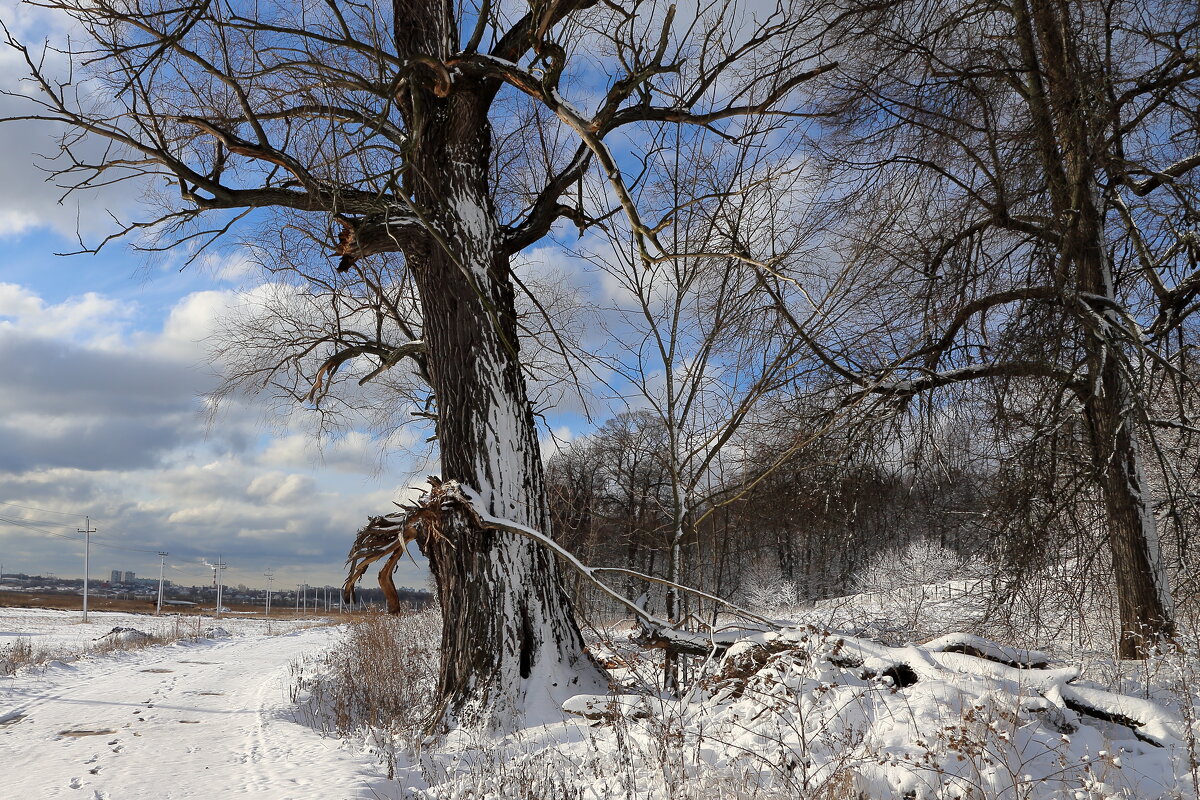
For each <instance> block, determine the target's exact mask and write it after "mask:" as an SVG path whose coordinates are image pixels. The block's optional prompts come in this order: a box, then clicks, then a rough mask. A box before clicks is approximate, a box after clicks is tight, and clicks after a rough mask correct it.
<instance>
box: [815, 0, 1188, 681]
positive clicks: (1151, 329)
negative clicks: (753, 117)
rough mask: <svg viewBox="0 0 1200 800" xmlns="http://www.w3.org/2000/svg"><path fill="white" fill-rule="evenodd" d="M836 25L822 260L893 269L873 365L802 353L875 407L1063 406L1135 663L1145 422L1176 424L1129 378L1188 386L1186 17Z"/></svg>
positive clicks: (1152, 569)
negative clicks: (831, 169) (978, 388)
mask: <svg viewBox="0 0 1200 800" xmlns="http://www.w3.org/2000/svg"><path fill="white" fill-rule="evenodd" d="M847 14H848V15H847V17H845V18H844V19H845V20H847V21H850V22H851V25H850V26H849V27H848V28H847V29H846V31H847V33H846V38H845V39H844V40H842V45H841V46H842V47H844V48H847V49H851V48H852V49H854V51H855V52H857V53H859V54H860V55H861V56H863V57H861V58H859V59H857V60H855V61H853V62H850V61H848V60H844V61H843V68H842V69H841V70H840V72H839V75H838V76H837V78H835V79H834V81H833V84H834V85H833V86H832V88H831V89H830V92H829V94H826V95H824V96H823V99H824V101H825V102H826V103H827V105H826V106H825V108H827V109H829V110H831V111H832V112H834V113H835V116H836V118H837V120H838V123H839V127H838V129H837V132H836V135H835V136H833V137H831V138H829V139H826V140H825V142H824V145H825V147H826V151H827V152H828V153H829V155H830V157H831V158H832V159H833V160H834V161H835V162H836V163H838V164H841V165H842V166H844V167H845V168H846V172H844V173H843V177H844V178H845V179H846V180H848V181H850V182H852V183H853V184H854V185H853V187H852V188H848V189H846V191H845V192H844V193H843V197H842V198H841V199H842V200H843V201H844V205H843V208H844V209H845V210H847V212H848V213H847V216H845V217H843V218H842V219H841V220H840V221H839V227H840V230H841V235H839V236H838V238H839V240H840V243H839V251H840V255H841V257H842V258H844V259H846V260H847V261H851V262H855V263H859V264H866V265H870V268H873V269H878V270H879V271H880V272H881V273H887V274H890V275H891V276H892V278H893V280H892V282H891V284H890V285H889V286H888V288H887V290H886V291H884V292H883V293H881V294H880V296H879V301H878V302H879V303H880V305H881V306H886V309H885V314H886V316H884V317H883V318H884V319H886V320H887V322H888V324H887V325H886V338H885V339H881V341H880V347H879V353H880V356H879V357H877V358H875V359H873V360H870V361H864V360H862V354H861V353H853V354H852V353H849V352H847V351H844V350H840V349H839V348H838V347H837V345H836V343H834V344H831V345H830V346H829V347H828V348H826V349H824V350H822V353H823V356H824V357H826V359H827V361H828V363H829V364H830V365H831V367H832V368H833V369H835V370H836V371H838V372H839V374H841V376H842V377H843V379H845V380H846V382H847V383H848V385H850V386H851V387H853V389H854V391H855V392H857V393H861V394H866V395H872V396H875V397H877V398H880V399H882V400H885V401H886V402H888V403H893V404H896V403H899V404H904V403H906V402H907V400H908V399H911V398H913V397H918V396H928V395H929V393H932V392H935V391H941V392H945V391H949V390H950V389H951V388H952V387H964V388H963V391H968V389H967V388H965V387H968V386H969V385H970V384H973V383H975V382H979V381H989V382H991V384H992V385H993V386H1006V387H1009V389H1010V390H1011V391H1014V392H1017V393H1024V394H1025V395H1026V396H1033V395H1036V396H1037V397H1039V398H1041V401H1042V402H1043V403H1044V404H1045V405H1046V406H1047V407H1053V408H1058V409H1061V410H1063V412H1064V413H1067V414H1073V415H1078V416H1079V417H1081V418H1082V420H1083V421H1084V423H1085V429H1086V431H1087V433H1088V438H1089V442H1090V448H1091V456H1090V466H1089V471H1090V478H1091V479H1092V480H1093V481H1094V483H1095V485H1096V486H1097V487H1098V489H1099V493H1100V496H1101V497H1102V499H1103V504H1104V510H1105V518H1106V520H1107V523H1106V526H1107V538H1108V542H1109V545H1110V547H1111V552H1112V563H1113V568H1114V570H1115V577H1116V587H1117V595H1118V598H1119V605H1120V612H1121V626H1122V634H1121V641H1120V645H1119V651H1120V653H1121V655H1123V656H1127V657H1132V656H1135V655H1138V654H1143V653H1145V652H1146V647H1147V645H1150V644H1152V643H1154V642H1155V641H1158V640H1160V639H1163V638H1167V637H1170V636H1171V635H1172V632H1173V630H1174V621H1173V614H1172V608H1171V598H1170V592H1169V590H1168V585H1167V578H1166V572H1165V565H1164V562H1163V558H1162V556H1161V553H1160V550H1159V543H1158V535H1157V529H1156V521H1155V516H1154V513H1153V500H1152V498H1151V496H1150V491H1149V486H1148V485H1147V481H1146V477H1145V474H1146V470H1145V468H1144V461H1145V458H1146V437H1148V436H1150V435H1152V429H1153V427H1154V426H1160V425H1168V426H1169V425H1178V424H1188V423H1187V420H1186V419H1179V418H1178V417H1176V418H1175V419H1171V418H1169V417H1168V418H1165V419H1164V418H1162V417H1160V416H1159V415H1158V414H1157V413H1154V414H1151V413H1149V408H1150V406H1149V403H1148V400H1149V397H1150V395H1151V394H1152V393H1153V392H1158V391H1160V389H1156V390H1153V392H1152V390H1151V386H1152V385H1153V383H1159V384H1161V383H1162V382H1165V383H1167V384H1168V385H1169V386H1170V387H1171V388H1172V389H1173V390H1174V392H1175V393H1176V394H1177V395H1183V394H1187V393H1188V392H1190V391H1191V389H1190V387H1189V385H1188V381H1187V379H1186V377H1185V376H1184V374H1183V373H1182V371H1181V370H1180V369H1179V367H1178V361H1177V357H1178V356H1179V354H1180V352H1181V350H1183V349H1186V348H1185V347H1183V346H1182V344H1183V340H1182V335H1183V334H1182V333H1181V332H1180V329H1181V327H1182V326H1183V325H1185V323H1186V322H1187V320H1188V317H1189V315H1190V314H1191V313H1192V312H1193V311H1194V310H1195V308H1196V305H1195V303H1194V298H1195V296H1196V293H1197V289H1198V288H1200V284H1198V283H1197V281H1198V280H1200V278H1198V273H1197V271H1196V270H1197V249H1196V241H1197V240H1196V235H1197V234H1196V223H1195V220H1196V219H1197V211H1198V206H1197V202H1196V201H1197V196H1196V190H1197V188H1198V187H1197V182H1196V177H1197V175H1198V174H1200V173H1197V171H1196V167H1198V166H1200V155H1197V149H1198V148H1200V118H1198V117H1197V115H1196V113H1195V109H1196V108H1197V99H1198V92H1200V63H1198V62H1197V61H1196V58H1195V52H1196V47H1195V45H1196V41H1197V38H1196V37H1197V35H1198V31H1200V12H1198V10H1197V6H1196V5H1195V4H1194V3H1176V2H1169V1H1168V2H1157V1H1156V2H1150V3H1144V2H1125V1H1124V0H1115V1H1114V2H1105V3H1075V2H1059V0H1015V2H1012V3H1008V4H992V3H982V2H966V3H943V2H938V1H937V0H896V1H895V2H886V3H870V4H861V5H857V6H852V7H851V8H849V9H848V11H847ZM917 309H919V311H917ZM910 310H912V311H913V312H915V313H910ZM1176 335H1177V338H1176V339H1175V342H1174V343H1173V342H1172V341H1171V339H1172V336H1176ZM855 357H857V358H858V359H860V360H857V361H856V360H855ZM1154 376H1157V377H1154ZM933 402H937V401H933ZM1183 407H1185V404H1184V403H1182V402H1181V403H1179V404H1177V406H1176V408H1177V409H1181V408H1183Z"/></svg>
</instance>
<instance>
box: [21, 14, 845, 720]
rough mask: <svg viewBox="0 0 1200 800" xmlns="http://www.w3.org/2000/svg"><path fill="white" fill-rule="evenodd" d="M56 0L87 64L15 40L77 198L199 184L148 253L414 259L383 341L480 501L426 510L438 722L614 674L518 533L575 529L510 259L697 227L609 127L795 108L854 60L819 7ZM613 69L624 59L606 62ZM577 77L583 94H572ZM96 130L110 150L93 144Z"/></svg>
mask: <svg viewBox="0 0 1200 800" xmlns="http://www.w3.org/2000/svg"><path fill="white" fill-rule="evenodd" d="M41 5H43V6H45V7H48V8H51V9H55V10H57V11H59V12H61V13H64V14H66V15H68V16H69V17H71V18H72V20H73V22H74V23H75V25H76V26H77V28H78V29H79V30H80V31H81V32H82V36H83V39H82V40H72V41H71V42H70V43H62V44H59V45H58V48H59V49H58V52H59V53H61V54H62V55H63V56H64V57H65V59H66V60H67V61H68V62H70V64H71V65H72V68H73V70H74V71H73V72H68V71H63V72H61V73H56V72H55V70H54V63H56V59H50V60H44V59H43V58H42V57H41V55H39V54H37V53H35V52H32V51H31V50H30V49H29V48H27V47H26V46H25V45H23V44H22V43H20V42H18V41H15V40H14V39H13V38H12V37H11V36H10V37H9V41H8V43H9V45H10V46H12V47H14V48H16V49H17V50H18V51H19V53H20V54H22V55H23V56H24V58H25V60H26V65H27V67H28V70H29V75H30V77H31V80H32V81H33V83H34V85H35V88H36V90H37V91H36V92H31V93H30V94H29V96H28V99H29V100H30V101H31V102H32V103H33V107H32V108H31V110H30V113H29V114H28V115H26V116H25V117H24V118H26V119H40V120H49V121H53V122H56V123H59V124H62V125H64V126H65V127H66V130H67V131H68V133H67V134H66V135H65V137H64V138H63V140H62V142H61V144H62V156H61V157H62V159H63V161H62V162H60V163H62V164H63V168H62V169H61V170H60V171H59V172H58V173H57V177H58V179H59V180H60V181H62V182H63V183H64V184H66V185H68V186H70V187H74V188H85V187H87V186H91V185H96V184H103V183H110V182H113V181H121V180H126V179H129V180H143V179H150V180H152V181H154V182H157V184H158V185H159V186H162V185H163V184H166V185H167V186H171V187H173V188H174V190H176V191H177V198H178V199H177V200H176V201H174V202H172V203H170V204H169V205H167V206H166V207H160V208H159V211H158V212H157V213H155V214H154V215H153V216H152V218H151V219H149V220H147V221H137V222H132V223H127V224H125V225H124V226H123V227H122V229H121V230H120V231H119V232H118V233H117V234H115V235H120V234H122V233H123V234H135V233H138V232H141V231H147V230H149V231H152V232H153V233H154V235H155V236H156V239H155V240H154V241H153V242H151V243H150V244H148V245H147V246H149V247H153V248H171V247H180V246H190V247H193V248H194V249H195V250H196V251H197V252H199V250H200V249H201V246H202V245H204V244H205V243H207V242H209V241H212V240H214V239H216V238H218V237H220V236H222V235H223V234H224V233H226V232H228V231H230V230H231V229H234V228H235V227H236V226H237V225H238V224H239V222H241V221H242V220H245V221H246V222H247V223H248V222H252V221H253V222H257V223H259V224H263V225H266V226H267V227H273V226H274V227H278V226H280V225H284V224H300V225H303V226H304V229H305V230H306V231H308V232H309V234H310V235H311V236H313V237H314V238H315V239H317V240H318V241H322V242H324V243H325V245H326V246H327V247H328V252H329V253H330V254H331V255H333V256H334V257H335V258H337V259H340V260H339V261H337V262H336V264H334V263H331V264H330V266H329V269H330V270H332V271H337V270H342V271H348V270H352V269H354V267H355V265H356V264H357V263H358V262H360V261H362V260H364V259H369V258H374V257H378V256H380V255H381V254H385V253H398V254H400V255H401V256H402V257H403V261H404V264H405V265H406V269H407V270H408V272H409V274H410V275H411V280H412V283H413V286H415V289H416V295H417V298H418V302H419V310H420V334H421V340H420V341H421V343H422V344H421V347H420V348H419V349H418V348H417V347H416V342H415V341H402V340H401V339H400V338H399V337H396V338H390V337H389V338H387V339H386V340H385V342H384V343H385V344H386V348H387V349H386V352H385V353H383V354H380V353H368V354H367V355H368V357H369V358H374V359H376V363H377V364H378V365H381V366H382V365H386V364H387V362H388V361H389V360H390V359H391V354H393V353H395V352H396V350H397V348H401V349H403V350H404V351H405V352H404V353H403V355H404V357H405V358H409V359H415V358H417V357H418V356H419V357H420V358H421V359H423V363H424V369H425V370H426V371H427V373H428V377H429V379H430V383H431V386H432V390H433V396H434V398H435V401H436V430H437V437H438V447H439V450H440V456H441V472H442V479H443V480H444V481H446V482H448V483H454V484H455V485H459V486H461V487H463V490H464V492H463V494H462V495H461V496H463V497H470V498H471V504H472V510H471V511H470V512H469V511H468V510H466V509H464V508H463V506H462V505H461V504H451V505H447V506H445V507H443V506H442V505H440V502H441V501H440V500H438V497H439V496H440V495H439V493H438V492H437V491H434V492H432V493H431V498H430V501H429V502H430V503H431V504H432V505H429V504H427V505H423V506H421V507H419V508H416V509H413V510H412V511H411V512H410V513H409V514H407V515H406V516H405V520H406V521H405V522H404V524H403V525H401V526H400V529H401V530H403V531H404V532H405V534H404V535H405V536H407V535H408V534H412V535H413V536H414V537H415V538H416V539H417V540H418V542H419V544H420V545H421V547H422V548H423V550H424V552H425V554H426V555H427V556H428V558H429V561H430V565H431V568H432V570H433V573H434V576H435V578H436V581H437V587H438V595H439V600H440V603H441V607H442V610H443V614H444V616H445V625H444V628H443V630H444V633H443V641H442V652H443V658H442V664H441V672H440V677H439V687H438V693H439V697H440V701H441V702H440V707H439V712H438V717H439V720H451V721H453V720H457V721H460V722H481V723H482V722H486V721H494V722H497V723H501V722H503V721H504V720H506V719H510V718H511V717H512V716H513V715H514V714H520V713H521V712H522V711H524V710H525V709H526V708H528V707H529V706H530V702H531V701H532V700H533V699H534V698H535V697H536V698H545V697H546V695H547V694H548V695H549V697H550V698H551V699H552V700H561V699H562V698H564V697H566V696H569V695H571V694H574V693H577V692H579V691H581V690H596V689H599V688H601V687H603V686H604V681H603V676H602V674H601V671H600V670H599V668H598V667H596V666H595V665H594V664H593V663H592V662H591V660H590V658H589V657H588V656H587V654H586V652H585V651H584V649H583V642H582V639H581V637H580V634H579V630H578V628H577V627H576V624H575V622H574V620H573V619H572V616H571V611H570V604H569V602H568V599H567V597H566V595H565V593H564V592H563V590H562V589H561V587H560V585H559V580H558V570H557V567H556V564H555V561H554V558H553V556H551V555H550V554H549V552H548V551H547V550H546V549H545V548H544V547H543V546H539V542H538V540H537V539H536V537H529V536H521V535H514V533H513V531H514V530H518V529H521V530H524V529H525V528H528V529H530V530H534V531H545V530H547V529H548V517H547V512H546V503H545V490H544V485H543V475H542V463H541V458H540V455H539V452H538V441H537V435H536V430H535V427H534V419H533V415H532V413H531V409H530V405H529V402H528V397H527V391H526V382H525V378H524V375H523V374H522V370H521V355H520V351H519V339H518V332H517V321H516V311H515V298H514V296H515V293H516V285H515V281H514V276H513V272H512V269H511V260H512V258H513V257H514V255H515V254H517V253H518V252H520V251H521V250H522V249H524V248H526V247H528V246H529V245H531V244H533V243H535V242H538V241H539V240H542V239H543V238H544V237H546V236H548V235H550V234H551V232H552V229H553V227H554V225H555V223H556V222H557V221H558V220H560V219H567V220H571V221H573V222H574V223H575V224H576V225H579V226H581V227H584V228H586V227H588V226H590V225H592V224H595V223H597V222H598V221H602V220H604V219H607V218H611V217H612V214H613V212H614V211H617V212H618V213H620V214H623V215H624V217H625V218H627V219H628V221H629V224H628V228H629V230H630V234H631V239H632V244H633V247H634V250H635V252H638V253H639V254H640V256H641V257H642V258H643V259H644V260H651V259H653V258H655V257H657V256H658V255H661V254H662V253H663V252H664V250H663V248H662V246H661V245H660V244H659V242H658V232H659V231H661V230H662V229H664V228H667V227H669V226H670V225H671V224H672V220H671V219H669V218H668V219H662V220H646V219H644V218H643V217H644V215H643V213H642V209H641V208H639V204H638V202H637V200H636V199H635V197H634V196H633V194H632V193H631V191H630V189H629V185H630V183H631V181H630V180H627V177H628V176H627V175H626V172H625V171H626V169H628V168H629V166H630V165H629V164H627V163H623V162H622V159H621V158H619V157H618V156H617V155H616V154H615V153H614V150H613V149H611V148H610V147H609V145H608V144H606V141H607V139H609V138H611V137H612V136H613V134H614V133H616V132H618V131H629V132H631V133H632V132H633V131H634V130H636V129H639V128H640V129H642V130H643V131H644V130H645V128H646V126H647V125H651V126H657V125H661V124H663V123H669V124H672V125H686V126H695V127H697V128H698V129H711V130H715V131H720V130H721V128H722V126H724V125H727V124H731V122H730V121H731V120H736V119H738V118H743V117H747V116H750V117H753V116H758V115H762V114H766V113H772V112H774V111H775V110H781V111H785V110H786V107H785V106H784V103H785V102H787V101H789V99H790V98H791V95H792V93H793V90H794V89H796V87H798V86H800V85H801V84H802V83H804V82H805V81H806V80H808V79H809V78H811V77H812V76H813V75H815V74H819V73H820V72H822V71H823V70H825V69H827V68H828V66H829V65H828V64H827V63H825V60H824V59H822V58H821V57H820V55H819V51H818V50H817V49H816V48H814V47H813V46H812V44H813V41H814V37H815V33H814V27H815V26H816V22H817V17H816V15H815V13H814V11H813V9H809V8H801V7H798V6H792V5H790V4H787V5H783V4H781V5H776V6H772V7H768V8H765V9H763V10H761V11H758V12H754V11H751V10H748V9H738V8H734V7H727V6H726V4H725V3H723V2H722V3H717V2H711V3H703V4H701V5H699V6H696V7H690V8H689V9H688V10H687V11H686V13H679V12H678V11H677V9H676V8H675V7H674V6H665V5H661V4H657V3H654V2H635V3H631V4H622V5H616V4H599V3H596V2H594V0H549V1H548V2H532V3H529V4H528V5H527V6H521V7H517V8H514V7H511V6H509V5H502V4H494V3H491V2H486V1H485V2H481V3H479V4H478V5H474V4H470V3H463V4H461V5H457V4H454V3H450V2H447V1H446V0H396V2H395V3H394V4H393V5H392V6H391V7H385V6H380V5H377V4H362V3H350V4H345V3H334V2H330V1H328V0H305V1H304V2H299V3H292V2H288V3H277V4H276V3H267V4H256V5H253V6H243V5H239V4H224V3H211V2H207V0H204V1H202V2H201V1H197V2H190V1H189V0H133V1H132V2H111V1H110V0H100V1H99V2H92V1H91V0H88V2H82V0H49V2H45V3H42V4H41ZM81 42H82V43H81ZM593 57H599V58H601V59H603V60H602V62H601V63H602V64H603V68H602V69H600V70H593V69H591V67H592V65H593V64H594V63H595V62H594V61H593ZM572 91H577V92H578V95H579V97H580V98H581V99H579V100H577V101H575V102H572V101H569V100H568V99H567V96H568V95H569V94H571V93H572ZM588 97H590V98H595V99H594V100H592V101H590V102H589V101H588V100H585V99H582V98H588ZM514 106H515V107H518V108H523V109H526V111H525V112H524V113H525V114H526V118H528V119H546V120H551V121H553V123H554V126H555V127H554V128H553V130H554V131H555V133H554V137H552V138H551V139H548V140H546V141H545V142H544V143H538V144H537V145H536V146H535V145H532V144H529V143H527V142H523V141H522V139H521V136H520V135H519V134H513V135H508V134H506V135H504V136H502V137H500V138H499V139H498V138H497V136H496V130H497V127H495V126H494V123H495V122H496V121H497V120H498V119H503V118H510V117H511V115H512V114H513V111H512V109H513V108H514ZM589 106H590V108H589ZM547 129H548V128H547V126H539V127H536V128H534V131H535V132H536V130H547ZM499 130H501V131H504V128H503V126H502V127H500V128H499ZM509 130H510V131H511V130H512V129H511V128H510V129H509ZM81 139H89V140H97V139H98V140H101V141H106V142H108V143H110V144H111V148H110V149H108V150H105V151H103V154H102V156H101V158H100V159H99V160H96V159H91V158H87V157H85V156H84V155H83V153H84V151H82V150H80V149H79V148H78V144H79V142H80V140H81ZM498 145H499V146H500V148H502V149H498ZM529 154H532V155H534V156H536V158H526V156H527V155H529ZM589 174H592V175H595V176H597V177H598V178H599V179H600V180H602V181H603V182H605V183H606V184H607V185H608V187H609V189H610V192H611V195H610V196H611V202H606V203H605V204H604V207H601V208H587V207H584V206H583V205H582V204H581V203H580V202H579V201H578V200H575V199H573V198H572V197H571V193H570V192H569V190H570V189H572V187H576V186H578V185H579V184H580V182H581V181H583V180H584V179H585V178H586V177H587V176H588V175H589ZM297 220H300V222H297ZM390 333H392V334H395V333H397V331H391V332H390ZM339 346H340V344H339ZM351 346H352V345H351ZM326 372H328V371H326ZM442 485H444V484H440V483H439V484H438V486H442ZM455 496H459V495H455ZM488 520H490V521H491V522H489V523H487V524H484V523H485V522H486V521H488ZM497 520H500V521H501V522H496V521H497ZM360 555H363V556H364V557H365V556H366V554H364V553H360ZM538 705H544V700H541V702H539V703H538Z"/></svg>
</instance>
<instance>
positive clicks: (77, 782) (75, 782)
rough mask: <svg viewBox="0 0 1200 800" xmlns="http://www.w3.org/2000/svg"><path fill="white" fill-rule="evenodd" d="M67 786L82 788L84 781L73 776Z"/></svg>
mask: <svg viewBox="0 0 1200 800" xmlns="http://www.w3.org/2000/svg"><path fill="white" fill-rule="evenodd" d="M67 786H68V787H69V788H71V789H82V788H83V781H81V780H79V778H71V782H70V783H68V784H67Z"/></svg>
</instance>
